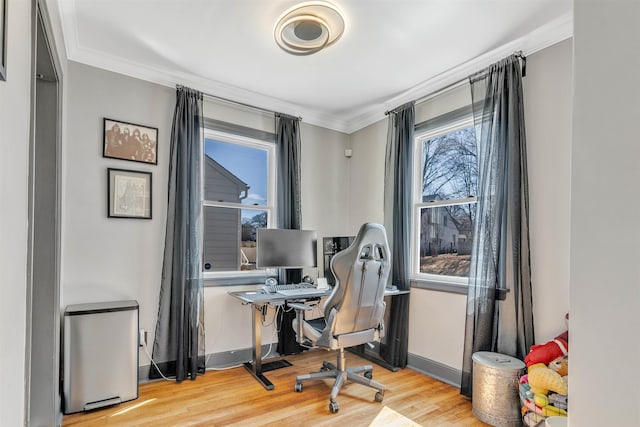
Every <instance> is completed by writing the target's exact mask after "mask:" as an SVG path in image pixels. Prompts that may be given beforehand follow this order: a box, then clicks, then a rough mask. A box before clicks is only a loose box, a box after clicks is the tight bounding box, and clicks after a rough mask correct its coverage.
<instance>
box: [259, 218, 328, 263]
mask: <svg viewBox="0 0 640 427" xmlns="http://www.w3.org/2000/svg"><path fill="white" fill-rule="evenodd" d="M317 240H318V238H317V233H316V232H315V231H311V230H285V229H280V228H259V229H258V230H257V239H256V266H257V267H258V268H270V267H272V268H273V267H280V268H302V267H316V266H317V265H318V260H317V251H318V249H317Z"/></svg>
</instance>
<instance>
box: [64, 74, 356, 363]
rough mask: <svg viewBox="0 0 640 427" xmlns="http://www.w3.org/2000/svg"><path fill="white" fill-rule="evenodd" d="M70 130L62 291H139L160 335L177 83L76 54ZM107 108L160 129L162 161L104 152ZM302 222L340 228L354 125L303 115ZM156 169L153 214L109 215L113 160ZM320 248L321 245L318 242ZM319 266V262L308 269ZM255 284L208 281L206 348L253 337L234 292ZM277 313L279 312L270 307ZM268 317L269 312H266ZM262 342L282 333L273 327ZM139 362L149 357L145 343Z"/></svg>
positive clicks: (70, 81)
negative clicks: (333, 125)
mask: <svg viewBox="0 0 640 427" xmlns="http://www.w3.org/2000/svg"><path fill="white" fill-rule="evenodd" d="M66 89H67V90H66V92H65V94H66V103H67V116H66V120H65V121H66V126H67V134H66V137H65V144H64V148H63V155H64V166H63V168H64V177H63V184H62V185H63V247H62V248H63V249H62V252H63V254H62V257H63V259H62V294H63V295H62V301H63V308H64V306H66V305H68V304H74V303H81V302H93V301H108V300H114V299H135V300H137V301H138V302H139V304H140V327H141V328H144V329H146V330H147V331H148V332H149V335H148V342H149V343H152V342H153V339H154V332H155V322H156V313H157V304H158V294H159V286H160V274H161V268H162V251H163V245H164V233H165V229H164V227H165V220H166V206H165V205H166V196H165V195H166V188H167V184H166V181H167V170H168V155H169V136H170V132H171V121H172V115H173V108H174V103H175V95H174V92H175V90H174V89H172V88H168V87H164V86H159V85H156V84H152V83H148V82H144V81H142V80H138V79H134V78H131V77H126V76H123V75H120V74H116V73H112V72H109V71H105V70H100V69H97V68H93V67H89V66H86V65H82V64H78V63H74V62H69V64H68V68H67V81H66ZM205 112H206V113H207V114H210V115H214V116H215V118H217V119H220V120H226V121H232V122H236V123H238V124H242V125H247V126H254V127H258V128H261V129H263V130H267V131H273V129H272V126H273V116H272V117H271V118H265V117H263V116H264V115H261V114H258V113H255V114H254V113H252V112H250V111H249V112H247V111H246V109H244V110H242V109H240V110H238V109H237V107H236V106H233V105H226V106H225V105H222V106H221V105H217V106H212V105H211V103H210V102H206V103H205ZM104 117H108V118H111V119H119V120H123V121H127V122H132V123H138V124H142V125H146V126H152V127H157V128H158V129H159V138H158V165H157V166H154V165H148V164H144V163H135V162H128V161H123V160H117V159H108V158H104V157H102V151H101V150H102V126H103V125H102V120H103V118H104ZM301 134H302V163H303V166H302V177H301V180H302V206H303V220H302V225H303V228H307V229H315V230H318V236H319V237H320V240H321V237H322V236H333V235H336V234H339V235H342V234H344V233H346V232H349V231H351V230H350V229H349V228H348V227H347V226H346V221H345V218H346V216H347V215H346V209H345V207H346V206H348V203H347V200H348V184H347V183H348V176H349V175H348V174H349V167H348V159H347V158H345V157H344V147H345V143H346V141H347V135H344V134H342V133H339V132H335V131H331V130H327V129H323V128H319V127H316V126H311V125H306V124H303V125H302V126H301ZM108 167H112V168H122V169H133V170H142V171H148V172H152V173H153V219H151V220H138V219H120V218H117V219H114V218H107V196H106V191H107V181H106V176H107V175H106V174H107V171H106V170H107V168H108ZM319 253H321V252H320V251H319ZM305 274H310V275H312V276H314V277H315V276H316V275H317V269H311V270H310V271H305ZM250 287H255V285H254V286H239V287H217V288H216V287H210V288H206V290H205V301H206V303H205V330H206V352H207V353H217V352H222V351H229V350H237V349H244V348H249V347H251V323H250V319H251V314H250V312H249V311H248V310H249V309H248V308H247V306H242V305H241V304H240V303H239V302H238V301H237V300H235V299H233V298H232V297H230V296H228V295H227V292H228V291H230V290H238V289H248V288H250ZM270 314H273V313H270ZM267 323H268V322H267ZM263 336H264V338H263V340H264V342H265V343H269V342H270V340H272V341H275V340H276V338H275V334H273V331H272V330H270V329H267V330H266V331H265V333H264V335H263ZM140 364H141V365H148V364H149V360H148V358H147V356H146V354H144V352H142V351H141V353H140Z"/></svg>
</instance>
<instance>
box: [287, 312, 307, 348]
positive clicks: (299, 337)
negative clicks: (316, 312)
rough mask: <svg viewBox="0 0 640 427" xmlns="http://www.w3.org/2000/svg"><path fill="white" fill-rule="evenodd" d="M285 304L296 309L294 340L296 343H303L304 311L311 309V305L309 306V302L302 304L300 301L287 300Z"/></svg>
mask: <svg viewBox="0 0 640 427" xmlns="http://www.w3.org/2000/svg"><path fill="white" fill-rule="evenodd" d="M287 305H288V306H289V307H291V308H293V309H294V310H295V311H296V324H297V328H296V331H295V333H296V341H297V342H298V344H301V345H303V344H305V336H304V332H303V330H304V328H303V323H304V312H305V311H309V310H313V306H310V305H309V304H303V303H301V302H287Z"/></svg>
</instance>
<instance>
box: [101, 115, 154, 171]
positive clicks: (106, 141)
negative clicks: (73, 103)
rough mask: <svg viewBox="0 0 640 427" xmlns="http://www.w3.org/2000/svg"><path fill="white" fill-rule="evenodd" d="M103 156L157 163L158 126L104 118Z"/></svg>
mask: <svg viewBox="0 0 640 427" xmlns="http://www.w3.org/2000/svg"><path fill="white" fill-rule="evenodd" d="M102 155H103V156H104V157H110V158H113V159H122V160H130V161H132V162H141V163H151V164H154V165H157V164H158V128H153V127H149V126H141V125H136V124H133V123H127V122H122V121H119V120H113V119H108V118H105V119H104V137H103V151H102Z"/></svg>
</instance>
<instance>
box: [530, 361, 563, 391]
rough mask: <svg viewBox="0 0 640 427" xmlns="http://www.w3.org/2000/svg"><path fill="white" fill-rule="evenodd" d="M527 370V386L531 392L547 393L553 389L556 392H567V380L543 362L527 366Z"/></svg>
mask: <svg viewBox="0 0 640 427" xmlns="http://www.w3.org/2000/svg"><path fill="white" fill-rule="evenodd" d="M528 371H529V372H528V374H527V376H528V378H529V386H530V387H531V391H533V393H538V394H542V395H547V393H549V391H553V392H556V393H558V394H569V387H568V384H567V381H566V380H565V379H564V378H562V377H561V376H560V374H558V373H557V372H556V371H554V370H553V369H549V368H548V367H547V366H546V365H544V364H543V363H538V364H535V365H531V366H529V369H528Z"/></svg>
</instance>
